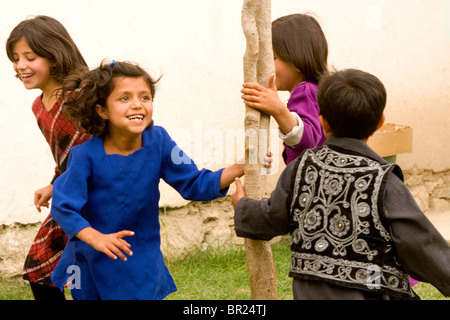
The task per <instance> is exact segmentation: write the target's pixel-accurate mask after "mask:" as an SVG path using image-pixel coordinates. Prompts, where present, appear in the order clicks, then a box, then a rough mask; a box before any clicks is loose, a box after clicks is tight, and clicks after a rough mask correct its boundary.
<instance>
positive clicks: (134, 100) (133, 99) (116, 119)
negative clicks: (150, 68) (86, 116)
mask: <svg viewBox="0 0 450 320" xmlns="http://www.w3.org/2000/svg"><path fill="white" fill-rule="evenodd" d="M97 113H98V114H99V115H100V117H102V118H103V119H106V120H108V129H109V130H108V132H109V135H110V136H111V137H117V136H121V137H136V136H139V137H140V136H141V134H142V132H143V131H144V130H145V129H146V128H147V127H148V126H149V125H150V123H151V121H152V116H153V99H152V93H151V90H150V88H149V86H148V84H147V82H146V81H145V79H144V78H142V77H139V78H131V77H118V78H116V79H115V87H114V90H113V91H112V92H111V94H110V95H109V96H108V98H107V99H106V107H103V106H100V105H97Z"/></svg>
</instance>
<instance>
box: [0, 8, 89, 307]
mask: <svg viewBox="0 0 450 320" xmlns="http://www.w3.org/2000/svg"><path fill="white" fill-rule="evenodd" d="M6 52H7V54H8V58H9V59H10V60H11V62H12V63H13V68H14V71H15V72H16V77H17V78H18V79H19V80H21V82H22V83H23V85H24V86H25V88H26V89H29V90H30V89H40V90H41V91H42V93H41V95H39V96H38V97H37V98H36V100H35V101H34V103H33V106H32V111H33V113H34V115H35V116H36V120H37V124H38V126H39V128H40V129H41V131H42V134H43V135H44V137H45V139H46V140H47V142H48V144H49V146H50V149H51V152H52V154H53V157H54V159H55V162H56V169H55V174H54V176H53V179H52V180H51V182H50V184H48V185H47V186H45V187H43V188H41V189H39V190H37V191H36V192H35V194H34V204H35V206H36V209H37V210H38V211H39V212H41V207H42V206H44V207H47V208H48V207H49V200H50V199H51V197H52V190H53V182H54V180H55V179H56V178H57V177H58V176H59V175H61V173H62V172H64V170H65V169H66V164H67V159H68V155H69V152H70V149H71V148H72V147H73V146H76V145H78V144H81V143H83V142H85V141H86V140H88V139H89V138H90V136H89V135H87V134H85V133H84V132H83V130H81V129H80V128H78V127H77V126H76V125H75V123H73V122H72V121H70V119H68V118H67V117H66V116H65V115H64V113H63V112H62V106H63V100H62V98H61V97H60V96H59V95H58V90H59V89H60V88H61V86H62V82H63V81H64V79H65V78H66V77H67V76H68V75H69V73H71V72H73V71H75V70H77V69H80V68H87V64H86V62H85V60H84V58H83V56H82V55H81V53H80V51H79V50H78V48H77V46H76V45H75V43H74V41H73V40H72V38H71V37H70V35H69V33H68V32H67V30H66V29H65V28H64V26H63V25H62V24H61V23H60V22H58V21H57V20H55V19H53V18H51V17H47V16H36V17H34V18H32V19H27V20H24V21H22V22H21V23H19V24H18V25H17V26H16V27H15V28H14V29H13V31H12V32H11V34H10V36H9V38H8V40H7V43H6ZM66 243H67V237H66V235H65V234H64V232H63V231H62V229H61V228H60V227H59V226H58V225H57V224H56V222H55V221H54V220H53V219H52V217H51V216H50V215H48V217H47V218H46V219H45V221H44V222H43V224H42V226H41V228H40V229H39V231H38V234H37V236H36V238H35V240H34V241H33V244H32V246H31V248H30V251H29V253H28V256H27V258H26V261H25V265H24V269H23V278H24V279H25V280H28V281H29V282H30V286H31V289H32V291H33V294H34V297H35V299H36V300H41V299H52V300H54V299H64V295H63V294H62V293H61V291H60V290H58V288H56V287H55V286H54V285H53V283H52V282H51V280H50V276H51V274H52V272H53V269H54V268H55V266H56V264H57V263H58V261H59V259H60V257H61V254H62V252H63V250H64V248H65V246H66Z"/></svg>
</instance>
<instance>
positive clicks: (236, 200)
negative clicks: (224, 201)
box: [231, 178, 246, 208]
mask: <svg viewBox="0 0 450 320" xmlns="http://www.w3.org/2000/svg"><path fill="white" fill-rule="evenodd" d="M235 183H236V192H235V193H234V194H233V197H232V198H231V203H232V204H233V207H234V208H236V206H237V204H238V203H239V200H241V199H242V198H243V197H245V195H246V194H245V190H244V187H243V186H242V183H241V179H239V178H236V180H235Z"/></svg>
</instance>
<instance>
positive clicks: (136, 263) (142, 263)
mask: <svg viewBox="0 0 450 320" xmlns="http://www.w3.org/2000/svg"><path fill="white" fill-rule="evenodd" d="M222 171H223V169H221V170H219V171H217V172H212V171H209V170H206V169H203V170H199V169H198V168H197V166H196V165H195V163H194V162H193V161H192V160H191V159H189V158H188V157H187V156H186V155H185V154H184V153H183V152H182V151H181V150H180V149H179V148H178V146H177V145H176V143H175V142H174V141H173V140H172V139H171V138H170V136H169V135H168V133H167V132H166V131H165V130H164V129H163V128H162V127H158V126H153V127H150V128H149V129H146V130H145V131H144V132H143V147H142V148H141V149H139V150H137V151H136V152H134V153H133V154H131V155H129V156H122V155H108V154H106V152H105V149H104V145H103V139H102V138H101V137H94V138H92V139H91V140H89V141H87V142H86V143H84V144H82V145H80V146H77V147H73V148H72V150H71V154H70V158H69V162H68V166H67V171H66V172H65V173H64V174H63V175H61V176H60V177H59V178H58V179H57V180H56V181H55V183H54V186H53V200H52V208H51V214H52V216H53V217H54V219H55V220H56V222H57V223H58V224H59V225H60V226H61V227H62V229H63V230H64V231H65V232H66V234H67V236H68V237H69V240H70V241H69V243H68V245H67V247H66V249H65V250H64V253H63V255H62V258H61V260H60V262H59V263H58V265H57V267H56V269H55V271H54V272H53V275H52V281H53V283H54V284H55V285H56V286H57V287H59V288H63V286H64V285H65V284H66V282H67V280H68V277H69V276H71V275H72V273H73V275H74V276H76V277H78V278H75V279H74V280H75V281H76V280H77V279H78V280H79V283H78V284H77V283H74V285H73V287H72V288H71V289H72V295H73V296H74V298H75V299H148V300H150V299H152V300H153V299H154V300H158V299H163V298H164V297H166V296H167V295H168V294H170V293H172V292H174V291H176V286H175V284H174V281H173V279H172V276H171V275H170V273H169V271H168V269H167V268H166V266H165V264H164V261H163V256H162V253H161V250H160V244H161V240H160V224H159V206H158V202H159V197H160V193H159V189H158V184H159V181H160V179H163V180H164V181H166V182H167V183H168V184H169V185H171V186H172V187H173V188H175V189H176V190H177V191H178V192H179V193H180V194H181V196H182V197H183V198H185V199H188V200H193V201H210V200H213V199H216V198H218V197H224V196H225V195H226V192H227V189H226V190H219V189H220V178H221V175H222ZM86 227H92V228H94V229H96V230H98V231H100V232H102V233H105V234H107V233H115V232H118V231H121V230H130V231H134V232H135V235H134V236H132V237H126V238H125V240H126V241H127V242H128V243H130V244H131V250H132V251H133V255H132V256H130V257H127V261H122V260H121V259H119V258H118V259H117V260H113V259H111V258H109V257H108V256H107V255H106V254H104V253H102V252H99V251H96V250H95V249H94V248H93V247H91V246H90V245H88V244H86V243H84V242H83V241H80V240H78V239H77V238H76V237H75V235H76V234H77V233H78V232H80V231H81V230H82V229H84V228H86ZM74 266H75V267H74ZM76 273H77V274H76Z"/></svg>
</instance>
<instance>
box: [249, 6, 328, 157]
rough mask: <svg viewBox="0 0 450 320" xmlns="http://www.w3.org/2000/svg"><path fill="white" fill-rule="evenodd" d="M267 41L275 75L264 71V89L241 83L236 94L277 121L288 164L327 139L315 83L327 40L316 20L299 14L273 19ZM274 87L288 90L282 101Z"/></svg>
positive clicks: (324, 61) (324, 63)
mask: <svg viewBox="0 0 450 320" xmlns="http://www.w3.org/2000/svg"><path fill="white" fill-rule="evenodd" d="M272 43H273V51H274V58H275V71H276V74H272V75H270V76H269V88H265V87H263V86H261V85H259V84H257V83H244V85H243V89H242V90H241V93H242V94H243V95H242V99H243V100H244V102H245V104H246V105H248V106H249V107H252V108H255V109H258V110H260V111H262V112H265V113H267V114H270V115H271V116H273V117H274V119H275V120H276V121H277V123H278V126H279V128H280V138H281V139H283V141H284V152H283V159H284V162H285V163H286V164H289V163H291V162H292V161H293V160H295V159H296V158H297V157H298V156H299V155H300V153H302V152H303V151H304V150H306V149H309V148H314V147H317V146H321V145H322V144H323V143H324V142H325V140H326V138H325V135H324V133H323V130H322V127H321V126H320V121H319V105H318V103H317V84H318V82H319V79H320V77H321V76H322V75H323V74H326V73H327V70H328V69H327V59H328V44H327V40H326V38H325V35H324V33H323V31H322V29H321V27H320V25H319V23H318V22H317V21H316V20H315V19H314V18H313V17H311V16H308V15H304V14H293V15H288V16H285V17H281V18H279V19H277V20H275V21H274V22H273V24H272ZM275 76H276V77H275ZM277 90H279V91H289V92H290V93H291V96H290V98H289V101H288V103H287V105H286V104H284V103H283V102H282V101H281V100H280V98H279V97H278V94H277Z"/></svg>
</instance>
